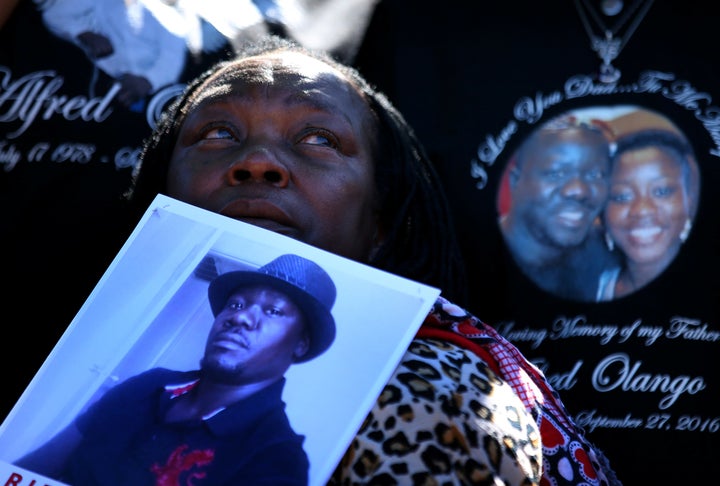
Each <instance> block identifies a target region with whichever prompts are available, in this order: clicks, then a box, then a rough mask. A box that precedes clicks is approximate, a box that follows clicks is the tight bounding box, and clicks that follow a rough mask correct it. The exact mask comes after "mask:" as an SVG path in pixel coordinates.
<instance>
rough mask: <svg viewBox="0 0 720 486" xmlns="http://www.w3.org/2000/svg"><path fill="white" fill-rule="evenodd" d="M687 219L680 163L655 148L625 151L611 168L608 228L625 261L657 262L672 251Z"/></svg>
mask: <svg viewBox="0 0 720 486" xmlns="http://www.w3.org/2000/svg"><path fill="white" fill-rule="evenodd" d="M688 217H689V212H688V204H687V194H686V189H685V185H684V178H683V171H682V167H681V163H680V162H678V161H676V160H675V159H674V158H673V155H672V154H670V153H668V152H666V151H664V150H662V149H660V148H656V147H647V148H642V149H637V150H632V151H628V152H626V153H624V154H622V155H621V156H620V158H619V159H618V160H617V161H616V162H615V165H614V167H613V171H612V176H611V181H610V198H609V199H608V203H607V207H606V209H605V221H606V224H607V225H608V230H609V231H610V234H611V236H612V238H613V239H614V240H615V242H616V243H617V245H618V246H619V247H620V249H622V251H623V252H624V253H625V255H626V257H627V258H628V260H629V261H630V262H634V263H658V264H662V268H660V270H662V269H663V268H664V267H665V266H666V265H667V264H668V263H669V262H670V261H671V260H672V259H673V258H674V257H675V255H676V254H677V251H678V249H679V247H680V244H681V241H680V236H679V235H680V233H681V232H682V230H683V227H684V225H685V221H686V220H687V218H688Z"/></svg>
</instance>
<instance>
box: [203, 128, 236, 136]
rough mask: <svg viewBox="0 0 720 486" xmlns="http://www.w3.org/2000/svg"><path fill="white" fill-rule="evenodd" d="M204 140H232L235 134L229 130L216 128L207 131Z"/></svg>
mask: <svg viewBox="0 0 720 486" xmlns="http://www.w3.org/2000/svg"><path fill="white" fill-rule="evenodd" d="M203 138H205V139H231V138H233V134H232V133H231V132H230V130H228V129H227V128H222V127H216V128H211V129H210V130H207V131H206V132H205V133H204V134H203Z"/></svg>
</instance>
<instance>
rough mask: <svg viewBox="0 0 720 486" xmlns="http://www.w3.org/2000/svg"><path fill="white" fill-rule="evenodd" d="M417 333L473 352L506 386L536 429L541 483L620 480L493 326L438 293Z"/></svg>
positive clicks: (534, 369)
mask: <svg viewBox="0 0 720 486" xmlns="http://www.w3.org/2000/svg"><path fill="white" fill-rule="evenodd" d="M417 337H418V338H421V339H422V338H435V339H438V338H440V339H444V340H446V341H449V342H452V343H454V344H456V345H460V346H462V347H464V348H465V349H468V350H470V351H472V352H474V353H475V354H476V355H478V356H479V357H481V358H483V359H484V360H485V361H486V362H487V364H488V365H489V366H490V367H491V368H492V369H493V370H494V371H495V372H496V373H497V374H498V375H499V376H500V377H501V378H502V379H504V380H505V381H507V382H508V383H509V384H510V385H511V386H512V388H513V390H515V393H516V394H517V395H518V396H519V397H520V399H521V400H522V402H523V404H524V405H525V407H526V409H527V410H528V412H530V413H532V415H533V416H534V417H535V419H536V422H537V425H538V427H539V429H540V433H541V440H542V447H543V476H542V479H541V482H540V484H541V485H546V486H550V485H561V484H563V485H571V484H572V485H581V484H582V485H598V486H601V485H612V484H614V485H618V484H621V483H620V482H619V481H618V480H617V479H616V477H615V474H614V473H613V471H612V470H611V469H610V467H609V465H608V464H607V460H606V459H605V457H604V455H603V454H602V453H601V452H600V451H597V450H596V449H595V448H594V447H593V446H592V445H591V444H590V443H589V442H588V441H587V439H586V438H585V435H584V433H583V431H582V430H581V429H580V428H579V427H578V426H577V425H575V424H574V422H573V421H572V419H571V418H570V415H569V414H568V413H567V411H566V410H565V407H564V405H563V404H562V401H561V400H560V397H559V396H558V394H557V392H556V391H555V390H554V389H553V388H552V386H551V385H550V384H549V383H548V381H547V380H546V379H545V376H544V374H543V373H542V371H540V370H539V369H538V368H537V367H536V366H535V365H533V364H532V363H530V362H529V361H528V360H527V359H525V357H524V356H523V355H522V353H520V351H519V350H518V349H517V348H516V347H515V346H514V345H513V344H511V343H510V342H509V341H508V340H506V339H505V338H504V337H502V336H501V335H500V334H498V332H497V331H496V330H495V329H493V328H492V327H490V326H489V325H487V324H485V323H484V322H482V321H480V320H479V319H478V318H476V317H475V316H473V315H472V314H469V313H468V312H467V311H465V310H464V309H462V308H460V307H459V306H457V305H455V304H452V303H451V302H449V301H448V300H446V299H444V298H443V297H440V298H438V300H437V301H436V302H435V305H434V306H433V308H432V309H431V311H430V313H429V314H428V316H427V318H426V319H425V322H424V323H423V325H422V327H421V328H420V330H419V331H418V334H417Z"/></svg>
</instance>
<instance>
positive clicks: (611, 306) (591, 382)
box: [357, 0, 720, 485]
mask: <svg viewBox="0 0 720 486" xmlns="http://www.w3.org/2000/svg"><path fill="white" fill-rule="evenodd" d="M644 3H645V2H640V3H637V2H624V7H623V11H621V12H620V13H619V14H617V15H615V16H607V15H605V14H604V13H603V12H602V11H601V9H600V2H585V1H584V0H579V1H578V2H531V1H524V2H494V3H488V2H482V3H477V4H475V3H472V2H467V3H465V4H462V5H453V6H445V5H441V4H439V3H437V2H416V1H412V2H410V1H408V2H403V1H385V2H381V3H380V4H379V6H378V8H377V9H376V12H375V17H374V18H373V21H372V23H371V25H370V29H369V31H368V34H367V36H366V41H365V43H364V45H363V47H362V49H361V50H360V53H359V55H358V58H357V65H358V67H359V68H360V70H361V72H363V73H364V74H365V75H366V76H367V77H368V78H369V79H370V80H371V81H372V82H373V83H374V84H376V85H377V86H378V87H379V88H380V89H381V90H383V91H385V92H386V93H387V94H388V95H389V97H390V98H391V100H392V101H393V102H394V103H395V104H396V105H397V106H398V108H399V109H400V110H401V111H402V112H403V113H404V114H405V115H406V117H407V119H408V121H409V122H410V123H411V125H412V126H413V127H414V128H415V129H416V131H417V133H418V135H419V137H420V139H421V140H422V141H423V143H424V144H425V145H426V147H427V149H428V152H429V153H430V155H431V157H433V159H434V161H435V163H436V167H437V169H438V171H439V172H440V175H441V177H442V179H443V182H444V184H445V186H446V189H447V192H448V194H449V198H450V203H451V206H452V209H453V213H454V217H455V223H456V226H457V230H458V235H459V238H460V242H461V245H462V248H463V252H464V257H465V259H466V262H467V269H468V273H469V276H470V280H471V282H470V292H469V295H470V299H469V301H468V302H467V307H468V308H469V310H471V311H472V312H473V313H475V314H476V315H477V316H478V317H479V318H481V319H483V320H485V321H486V322H488V323H489V324H492V325H493V326H495V327H496V329H498V330H499V331H500V332H502V333H503V334H504V335H505V336H506V337H508V338H509V339H510V340H511V341H512V342H513V343H515V344H516V345H517V346H518V347H519V348H520V349H521V351H523V353H524V354H525V355H526V356H527V357H528V358H530V359H531V360H533V361H534V362H536V363H537V364H538V365H539V366H540V367H541V368H542V369H543V370H544V371H545V373H546V375H547V376H548V377H549V378H550V379H551V380H552V382H553V383H554V385H555V387H556V388H557V390H558V391H559V392H560V395H561V397H562V399H563V402H564V404H565V405H566V407H567V408H568V410H569V412H570V414H571V415H572V416H574V417H575V418H576V420H577V422H578V424H579V425H581V426H582V427H584V429H585V430H586V432H587V433H588V438H589V440H590V441H592V442H594V443H596V444H597V445H598V446H599V448H601V449H602V450H604V451H605V453H606V454H607V456H608V457H609V459H610V462H611V464H612V465H613V466H614V468H615V470H616V472H617V474H618V477H619V478H620V480H622V481H624V482H625V483H626V484H628V485H634V484H643V483H645V482H648V481H649V482H653V481H660V482H662V483H663V484H694V483H700V482H702V480H707V479H710V478H713V477H714V475H713V474H712V472H711V471H712V467H713V464H714V460H715V455H716V451H718V450H720V415H719V414H718V410H719V409H720V407H719V405H720V398H719V397H720V372H718V367H717V366H714V365H713V362H714V356H715V353H716V352H717V350H718V349H720V347H719V346H720V323H719V322H718V321H719V319H718V318H719V317H720V316H718V310H719V309H718V302H719V299H718V297H719V296H720V295H719V293H718V288H719V287H718V283H717V282H718V278H717V277H718V271H719V270H720V238H719V237H720V225H718V223H717V219H718V209H719V208H718V202H719V201H720V197H718V194H717V190H716V188H717V187H718V182H720V159H719V157H720V129H719V128H718V127H719V125H718V120H719V119H720V117H719V116H718V114H719V113H720V98H719V97H720V90H718V80H719V77H720V73H719V72H718V66H720V52H719V51H718V50H717V48H716V46H715V45H714V43H713V42H712V40H711V36H710V35H709V33H710V32H712V31H713V30H714V29H715V25H716V19H715V18H713V17H712V16H708V15H707V13H706V12H705V11H700V10H692V8H693V7H692V6H691V5H688V4H681V5H679V4H674V5H672V6H671V5H670V4H663V3H662V2H655V3H654V4H653V5H652V6H651V7H650V9H649V10H648V11H647V14H646V15H645V16H644V17H643V18H638V17H637V14H638V13H639V12H640V11H641V10H642V8H643V5H642V4H644ZM576 4H577V5H580V6H584V5H591V6H594V7H593V8H595V9H596V10H595V14H596V15H595V17H598V18H599V19H600V20H601V23H602V24H603V26H604V27H605V29H601V28H600V27H599V24H598V23H597V21H596V20H594V19H593V15H592V14H591V13H588V12H586V16H587V17H588V18H589V19H590V27H591V28H593V33H594V35H595V36H596V37H599V38H600V40H602V39H603V38H604V35H603V32H604V31H605V30H609V31H611V33H612V34H613V36H614V37H613V39H618V38H620V39H621V41H623V43H622V44H621V45H620V46H621V47H620V52H619V55H618V56H617V58H616V59H614V60H611V62H610V64H611V65H612V66H614V67H616V68H617V69H619V70H620V78H619V79H618V80H616V81H614V82H603V81H601V80H600V79H599V78H598V73H599V71H600V66H601V64H602V62H603V61H602V60H601V59H600V57H599V56H598V55H597V53H596V52H595V51H593V49H592V47H591V41H590V38H589V36H588V33H587V32H586V30H585V27H584V26H583V22H582V19H581V16H580V15H579V13H578V11H577V9H576V6H577V5H576ZM628 11H630V12H631V14H630V15H628V16H627V17H624V13H623V12H628ZM636 19H637V20H639V23H637V24H636V25H635V27H634V31H632V30H631V29H630V28H631V27H633V24H634V23H635V21H636ZM628 32H631V35H628ZM570 118H572V119H573V120H572V121H573V123H576V124H585V125H590V126H594V127H595V128H596V129H600V130H604V131H605V132H606V134H608V135H607V136H608V139H609V140H612V141H613V143H618V144H619V143H620V140H621V138H623V137H625V136H628V135H631V134H633V133H634V132H639V131H652V130H658V131H661V132H663V133H665V134H667V133H670V134H671V135H673V136H675V137H676V139H678V140H681V141H685V142H687V143H688V144H689V145H690V146H691V148H692V152H693V155H691V156H686V157H685V165H684V166H683V167H684V168H683V169H677V170H676V172H678V171H680V172H683V171H684V173H685V179H682V180H681V179H673V180H672V181H671V182H664V183H662V184H661V183H658V182H657V181H658V180H661V178H662V177H666V179H663V180H669V176H667V175H662V174H663V173H662V172H661V175H655V176H654V177H655V178H654V179H653V177H650V176H647V177H646V178H645V179H642V178H637V177H636V178H633V177H630V176H628V177H627V178H626V179H622V178H621V177H620V175H612V177H611V174H613V170H610V174H607V177H608V180H609V184H610V186H609V189H608V196H607V198H608V201H610V202H607V203H606V205H605V207H604V209H603V212H601V213H600V214H599V215H598V216H597V218H596V219H595V226H597V227H598V230H599V231H600V232H601V233H606V232H608V233H611V237H610V238H609V240H613V241H612V242H610V243H606V245H603V246H604V247H605V248H607V250H603V251H607V252H609V254H612V255H615V256H620V257H621V258H620V261H621V262H622V261H627V262H630V263H628V264H629V265H632V264H633V262H636V261H639V260H637V259H639V258H642V255H640V254H638V255H636V254H635V253H632V251H633V250H632V248H629V247H628V248H627V256H625V257H623V253H620V252H621V251H622V245H623V244H625V245H631V244H632V243H633V242H634V245H635V246H636V247H641V248H640V249H643V248H642V247H643V245H645V250H647V251H645V253H644V255H645V257H647V258H650V256H649V254H650V250H649V248H656V255H655V256H656V257H657V256H658V254H659V256H660V257H662V256H665V257H668V256H670V258H666V259H668V260H670V261H668V262H666V263H665V264H664V265H661V267H662V270H661V272H660V273H659V274H657V275H655V276H654V277H652V278H651V279H650V281H649V282H648V283H647V284H646V285H644V286H642V287H641V288H640V289H636V290H634V291H632V292H630V293H629V294H627V295H625V296H615V297H612V298H611V299H610V300H607V301H601V302H596V301H595V299H590V300H573V299H566V298H560V297H558V296H557V295H555V294H553V293H552V292H547V291H543V290H542V285H540V284H541V283H542V282H538V281H534V280H533V278H531V275H533V273H532V272H531V271H530V269H529V268H523V267H522V266H521V265H519V264H518V263H516V262H517V261H521V260H519V259H518V258H514V255H513V254H512V252H511V251H510V250H509V248H508V246H506V244H505V241H504V239H503V236H502V233H501V231H500V225H499V220H500V219H501V217H502V215H503V214H504V212H505V211H506V210H507V208H508V207H509V206H510V205H511V202H512V196H511V193H512V191H511V189H509V182H508V181H509V179H511V178H510V177H509V174H510V173H511V172H512V167H513V166H514V163H515V162H514V159H515V156H516V154H517V151H518V150H519V149H520V148H521V147H522V146H523V144H524V143H525V142H526V141H527V140H528V138H529V137H530V135H531V134H533V133H534V132H535V131H536V130H538V129H540V128H541V127H545V128H547V127H548V125H549V126H550V127H555V128H557V125H558V120H564V121H565V122H567V121H568V119H570ZM563 157H565V156H564V155H558V156H557V157H556V158H555V159H553V160H556V161H562V160H565V159H563ZM688 159H692V160H694V161H690V162H688ZM620 164H621V163H615V164H614V165H611V167H612V168H613V169H615V168H619V167H621V165H620ZM622 164H625V162H622ZM688 167H689V168H688ZM648 170H649V169H648ZM654 170H656V171H658V170H659V169H654ZM547 174H549V175H548V177H550V178H555V180H560V179H563V178H564V177H566V176H567V177H568V178H570V176H569V175H568V171H566V170H553V171H547ZM613 177H614V178H613ZM638 177H639V176H638ZM679 181H680V182H679ZM585 182H586V183H587V180H586V181H585ZM672 184H675V185H674V186H673V185H672ZM581 185H582V184H581V183H577V184H575V186H572V187H573V188H572V189H570V185H568V186H566V189H565V190H566V192H567V194H571V193H573V191H574V194H575V196H574V197H576V198H578V199H579V198H580V196H579V195H578V194H581V193H582V191H583V190H585V189H578V187H580V186H581ZM673 187H674V189H672V188H673ZM673 191H681V192H682V194H683V195H684V196H683V197H684V201H683V202H676V204H675V206H672V205H670V206H668V205H667V204H666V203H664V202H662V201H663V200H667V199H671V200H673V201H677V200H678V199H677V198H676V197H675V196H671V194H679V192H673ZM628 194H632V195H633V197H630V196H629V195H628ZM641 196H643V197H644V199H642V201H654V202H644V203H643V204H640V203H637V204H636V205H635V206H637V208H636V209H633V210H632V211H631V210H628V211H627V214H636V216H634V217H635V218H636V222H635V223H633V224H634V225H635V226H634V228H635V229H631V228H626V230H625V232H624V234H625V236H622V235H623V232H622V230H621V228H620V227H619V226H617V225H619V224H622V223H617V225H616V223H613V222H612V221H615V219H617V220H618V221H620V220H621V218H620V217H619V216H617V215H615V216H613V214H615V213H620V212H621V211H619V210H617V211H615V212H612V211H611V210H612V209H613V208H615V209H618V208H622V207H629V206H630V203H628V202H627V201H629V200H633V201H641V199H640V198H641ZM558 197H559V196H558ZM567 198H568V199H569V198H570V196H569V195H567ZM653 206H655V208H654V209H651V208H652V207H653ZM574 207H575V208H576V209H568V208H570V206H567V208H566V209H565V212H564V213H561V212H560V211H558V212H557V213H555V215H556V217H555V218H554V219H553V218H552V217H551V216H547V217H546V218H545V219H544V221H546V222H552V221H554V222H559V223H560V224H564V225H565V226H566V228H568V227H571V226H573V225H576V224H579V223H577V221H579V220H580V216H579V215H580V214H584V213H583V211H584V210H581V209H577V208H580V207H581V206H580V203H576V206H574ZM662 207H665V208H668V207H674V208H675V209H677V208H680V209H677V211H683V212H682V213H681V215H680V216H678V214H676V213H677V212H676V213H674V215H673V216H672V217H670V216H667V212H666V213H663V212H662V210H661V209H660V208H662ZM587 211H588V212H589V209H588V210H587ZM668 211H669V210H668ZM611 212H612V214H611ZM638 214H640V215H641V216H637V215H638ZM663 214H665V215H663ZM558 215H559V216H558ZM613 218H615V219H613ZM663 218H664V219H663ZM629 219H630V216H628V217H626V218H625V220H626V221H627V220H629ZM641 220H642V221H644V222H642V223H640V222H637V221H641ZM685 220H687V221H689V227H690V228H691V229H690V231H689V233H687V234H686V235H685V236H686V237H683V236H681V235H682V231H681V229H682V227H683V224H682V223H684V222H685ZM608 221H610V222H608ZM628 225H629V223H628ZM608 228H610V229H609V230H608ZM671 228H672V231H675V233H674V234H673V235H672V236H667V237H665V236H659V235H668V234H670V231H671ZM612 234H614V235H615V237H614V239H613V237H612ZM627 235H632V236H627ZM661 238H665V240H664V241H667V242H668V245H670V246H668V249H665V250H657V248H660V247H659V246H658V245H659V243H658V241H659V240H660V239H661ZM683 240H684V242H683ZM624 241H625V242H626V243H623V242H624ZM627 241H629V242H630V243H627ZM651 243H652V244H651ZM611 247H612V248H613V249H612V251H611V250H610V248H611ZM671 248H673V249H671ZM677 248H679V250H677V254H675V253H674V251H675V249H677ZM636 249H637V248H636ZM598 251H599V250H598ZM639 253H641V252H639ZM596 255H598V254H597V253H596ZM515 256H516V255H515ZM585 258H588V259H593V258H594V257H593V255H592V254H590V255H589V256H586V257H585ZM623 258H624V260H623ZM569 261H574V262H575V263H573V264H572V265H580V264H578V263H577V262H578V261H582V260H577V259H574V260H573V259H568V260H567V262H569ZM587 263H588V264H589V265H591V264H592V263H593V262H591V261H588V262H587ZM584 267H585V265H581V266H578V267H573V268H576V273H575V275H574V276H573V277H572V278H577V276H578V275H580V276H584V275H586V274H584V273H582V272H583V271H584V270H583V268H584ZM606 267H607V268H604V270H607V271H608V273H607V274H606V277H604V278H605V280H606V281H609V280H611V278H610V276H609V275H610V273H612V272H611V270H612V268H611V267H612V265H609V264H608V265H606ZM553 271H554V269H552V268H551V269H546V272H548V273H547V274H552V273H553ZM538 274H541V273H538ZM536 275H537V274H536ZM633 275H634V277H635V278H637V276H638V273H634V274H633ZM583 279H584V280H589V281H590V283H591V284H592V286H599V284H600V281H599V280H600V279H598V278H597V276H593V277H589V276H588V277H586V278H585V277H583ZM574 285H579V283H577V282H576V283H574ZM617 288H618V292H620V290H621V288H622V287H617ZM595 293H596V292H593V294H595ZM618 295H619V294H618Z"/></svg>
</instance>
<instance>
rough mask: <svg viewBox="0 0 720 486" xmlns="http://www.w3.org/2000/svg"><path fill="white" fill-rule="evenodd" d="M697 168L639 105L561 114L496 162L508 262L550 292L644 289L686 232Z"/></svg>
mask: <svg viewBox="0 0 720 486" xmlns="http://www.w3.org/2000/svg"><path fill="white" fill-rule="evenodd" d="M699 187H700V180H699V173H698V167H697V161H696V157H695V153H694V149H693V147H692V145H691V143H690V142H689V140H688V138H687V137H686V135H685V134H684V133H683V132H682V131H681V130H680V129H679V128H678V127H677V126H676V125H675V124H674V123H673V122H672V121H671V120H670V119H669V118H668V117H666V116H664V115H662V114H660V113H658V112H655V111H653V110H649V109H646V108H644V107H640V106H624V105H621V106H597V107H592V108H585V109H583V110H577V111H568V112H565V113H563V114H562V115H560V116H557V117H555V118H553V119H551V120H550V121H548V122H546V123H544V124H542V125H541V126H539V127H538V128H537V129H535V130H534V131H533V132H532V133H531V134H530V135H529V136H528V137H527V138H526V139H525V140H523V142H522V144H521V145H520V146H519V147H518V149H517V150H516V151H515V152H514V153H513V154H512V156H511V158H510V160H509V161H507V164H506V166H505V169H504V172H503V180H502V184H501V185H500V189H499V194H498V213H499V220H498V222H499V226H500V230H501V232H502V235H503V238H504V241H505V243H506V246H507V248H508V250H509V251H510V253H511V254H512V256H513V259H514V260H515V263H516V264H517V265H518V267H519V268H520V269H521V270H522V272H523V273H524V274H525V275H526V276H527V277H528V278H529V279H530V280H532V282H533V283H535V284H536V285H537V286H538V287H540V288H541V289H543V290H545V291H546V292H549V293H551V294H553V295H555V296H558V297H561V298H564V299H568V300H574V301H580V302H604V301H611V300H614V299H618V298H622V297H624V296H627V295H630V294H632V293H634V292H635V291H637V290H639V289H641V288H643V287H644V286H646V285H647V284H649V283H650V282H652V281H653V280H655V278H657V277H658V276H659V275H661V274H662V273H663V271H664V270H665V269H666V268H667V267H668V265H670V263H671V262H672V261H673V260H674V259H675V257H676V256H677V255H678V253H679V252H680V251H681V248H682V245H683V243H685V241H686V240H687V239H688V237H689V236H690V233H691V230H692V226H693V220H694V218H695V214H696V212H697V206H698V200H699Z"/></svg>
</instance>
